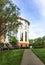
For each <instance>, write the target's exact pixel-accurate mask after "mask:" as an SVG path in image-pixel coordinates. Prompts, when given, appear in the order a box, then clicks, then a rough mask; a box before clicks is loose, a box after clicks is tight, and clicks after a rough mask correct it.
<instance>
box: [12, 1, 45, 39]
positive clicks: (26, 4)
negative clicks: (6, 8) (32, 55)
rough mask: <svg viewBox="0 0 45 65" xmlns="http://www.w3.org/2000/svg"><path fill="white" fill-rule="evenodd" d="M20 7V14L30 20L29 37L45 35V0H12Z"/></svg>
mask: <svg viewBox="0 0 45 65" xmlns="http://www.w3.org/2000/svg"><path fill="white" fill-rule="evenodd" d="M12 1H13V3H14V4H16V5H17V6H18V7H19V8H20V16H21V17H23V18H25V19H27V20H28V21H29V22H30V27H29V38H30V39H34V38H37V37H42V36H44V35H45V0H12Z"/></svg>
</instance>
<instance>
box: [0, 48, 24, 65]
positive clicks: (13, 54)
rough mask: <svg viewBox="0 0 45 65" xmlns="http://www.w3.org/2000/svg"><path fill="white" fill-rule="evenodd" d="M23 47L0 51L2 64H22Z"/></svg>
mask: <svg viewBox="0 0 45 65" xmlns="http://www.w3.org/2000/svg"><path fill="white" fill-rule="evenodd" d="M23 52H24V50H23V49H17V50H9V51H3V52H0V65H20V63H21V60H22V56H23Z"/></svg>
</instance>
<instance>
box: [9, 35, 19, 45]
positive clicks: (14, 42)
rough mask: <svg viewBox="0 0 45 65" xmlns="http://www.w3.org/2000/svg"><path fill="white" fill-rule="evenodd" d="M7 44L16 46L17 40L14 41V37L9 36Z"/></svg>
mask: <svg viewBox="0 0 45 65" xmlns="http://www.w3.org/2000/svg"><path fill="white" fill-rule="evenodd" d="M9 42H10V43H11V44H13V45H15V44H17V43H18V40H17V39H16V37H14V36H10V38H9Z"/></svg>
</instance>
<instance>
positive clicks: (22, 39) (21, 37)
mask: <svg viewBox="0 0 45 65" xmlns="http://www.w3.org/2000/svg"><path fill="white" fill-rule="evenodd" d="M18 21H19V22H21V23H22V25H20V26H19V28H18V33H17V39H18V45H19V46H22V47H25V46H28V45H29V40H28V39H29V25H30V23H29V21H28V20H26V19H24V18H21V17H18ZM12 33H13V32H12ZM12 33H11V34H12ZM0 40H1V41H2V42H4V41H5V38H4V36H1V37H0ZM6 42H8V36H6Z"/></svg>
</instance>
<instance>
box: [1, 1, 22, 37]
mask: <svg viewBox="0 0 45 65" xmlns="http://www.w3.org/2000/svg"><path fill="white" fill-rule="evenodd" d="M19 10H20V9H19V8H18V7H17V6H16V5H14V4H13V2H12V1H11V0H0V36H1V35H3V34H5V33H6V32H7V31H12V30H15V31H17V28H18V27H19V25H20V24H21V23H20V22H18V18H17V17H18V16H19V14H20V11H19Z"/></svg>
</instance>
